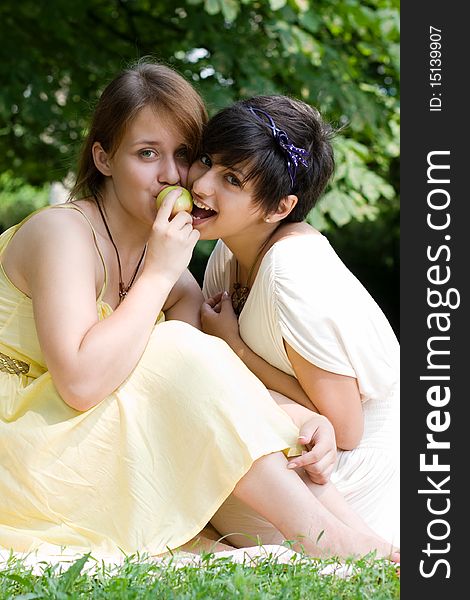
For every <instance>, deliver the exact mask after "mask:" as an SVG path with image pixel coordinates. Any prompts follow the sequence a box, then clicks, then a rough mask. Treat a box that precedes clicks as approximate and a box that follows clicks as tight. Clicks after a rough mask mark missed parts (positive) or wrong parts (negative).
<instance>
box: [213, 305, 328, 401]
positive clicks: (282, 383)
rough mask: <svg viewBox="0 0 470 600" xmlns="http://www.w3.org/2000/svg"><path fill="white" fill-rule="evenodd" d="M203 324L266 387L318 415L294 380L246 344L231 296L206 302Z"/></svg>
mask: <svg viewBox="0 0 470 600" xmlns="http://www.w3.org/2000/svg"><path fill="white" fill-rule="evenodd" d="M201 321H202V327H203V331H204V332H205V333H208V334H209V335H215V336H217V337H220V338H222V339H224V340H225V341H226V342H227V344H228V345H229V346H230V347H231V348H232V350H233V351H234V352H235V353H236V354H237V355H238V356H239V357H240V358H241V359H242V360H243V362H244V363H245V364H246V366H247V367H248V368H249V369H250V371H252V372H253V373H254V374H255V375H256V376H257V377H258V379H260V380H261V381H262V382H263V383H264V385H265V386H266V387H267V388H269V389H270V390H274V391H276V392H279V393H280V394H283V395H284V396H287V397H288V398H292V400H295V401H296V402H298V403H299V404H301V405H302V406H304V407H306V408H308V409H310V410H313V411H316V412H318V411H317V410H316V408H315V406H314V405H313V404H312V402H311V400H310V398H309V397H308V395H307V394H306V393H305V392H304V390H303V389H302V387H301V385H300V384H299V382H298V381H297V379H296V378H295V377H292V376H291V375H288V374H287V373H284V372H283V371H281V370H280V369H277V368H276V367H273V365H271V364H269V363H268V362H267V361H265V360H264V359H263V358H261V356H259V355H258V354H256V353H255V352H253V351H252V350H251V348H250V347H249V346H247V344H245V342H244V341H243V340H242V338H241V337H240V333H239V329H238V321H237V318H236V316H235V314H234V312H233V309H232V305H231V301H230V297H229V296H224V297H223V298H222V295H221V294H219V295H217V296H216V297H215V298H209V299H208V300H207V302H204V303H203V305H202V307H201Z"/></svg>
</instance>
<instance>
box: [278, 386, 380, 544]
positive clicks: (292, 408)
mask: <svg viewBox="0 0 470 600" xmlns="http://www.w3.org/2000/svg"><path fill="white" fill-rule="evenodd" d="M270 394H271V396H272V398H273V400H274V401H275V402H276V403H277V404H278V405H279V406H280V407H281V408H282V409H283V410H284V411H285V412H286V413H287V414H288V415H289V416H290V417H291V419H292V420H293V421H294V423H295V424H296V425H297V426H299V427H301V425H302V424H303V423H304V422H305V421H307V420H308V419H310V418H311V416H312V415H313V412H312V411H311V410H310V409H308V408H305V407H304V406H301V405H299V404H297V402H294V401H293V400H291V399H290V398H287V397H286V396H284V395H282V394H280V393H279V392H274V391H272V390H270ZM296 471H297V473H298V474H299V476H300V477H301V478H302V480H303V481H304V482H305V484H306V485H307V487H308V488H309V490H310V491H311V492H312V493H313V494H314V495H315V497H316V498H318V500H320V502H321V503H322V504H323V505H324V506H325V507H326V508H327V509H328V510H329V511H330V512H331V513H332V514H334V515H335V516H337V517H338V519H340V520H341V521H342V522H343V523H345V524H346V525H348V526H349V527H351V528H352V529H354V530H356V531H358V532H360V533H364V534H367V535H371V536H376V537H377V538H378V539H379V540H380V542H381V543H382V544H384V543H386V542H385V540H384V539H382V538H380V536H379V535H378V534H377V533H376V532H375V531H374V530H373V529H371V528H370V527H369V526H368V525H367V523H366V522H365V521H364V520H363V519H362V518H361V517H360V516H359V515H358V514H357V513H356V512H355V511H354V510H353V509H352V508H351V507H350V506H349V504H348V502H347V500H346V499H345V498H344V496H342V495H341V493H340V492H339V491H338V490H337V488H336V487H335V485H334V484H333V483H331V482H329V483H326V484H322V485H319V484H316V483H314V482H312V481H311V479H310V478H309V476H308V474H307V473H306V472H305V470H304V469H301V468H299V469H296Z"/></svg>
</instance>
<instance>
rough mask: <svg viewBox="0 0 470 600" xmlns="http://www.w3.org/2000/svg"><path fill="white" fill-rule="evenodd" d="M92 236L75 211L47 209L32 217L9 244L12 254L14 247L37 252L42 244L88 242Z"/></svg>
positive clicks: (83, 220)
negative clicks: (81, 240) (64, 241)
mask: <svg viewBox="0 0 470 600" xmlns="http://www.w3.org/2000/svg"><path fill="white" fill-rule="evenodd" d="M90 236H92V231H91V228H90V225H89V224H88V222H87V221H86V219H85V218H84V217H83V215H82V214H80V213H79V212H78V211H77V210H73V209H68V210H67V209H58V208H54V207H50V208H47V209H45V210H42V211H41V212H39V213H37V214H35V215H33V216H32V217H31V218H30V219H28V220H27V221H26V222H25V223H24V224H23V225H22V226H21V227H20V228H19V229H18V231H17V232H16V234H15V235H14V237H13V238H12V240H11V242H10V246H11V250H12V252H14V251H15V247H20V246H21V248H22V250H23V251H24V250H25V249H26V250H28V249H29V250H35V249H36V250H39V251H40V247H41V246H42V244H43V243H44V242H46V243H47V245H50V244H53V243H54V242H55V241H57V242H58V243H60V240H65V239H68V240H69V241H71V242H72V243H73V240H75V239H78V240H79V239H83V241H88V240H89V239H90Z"/></svg>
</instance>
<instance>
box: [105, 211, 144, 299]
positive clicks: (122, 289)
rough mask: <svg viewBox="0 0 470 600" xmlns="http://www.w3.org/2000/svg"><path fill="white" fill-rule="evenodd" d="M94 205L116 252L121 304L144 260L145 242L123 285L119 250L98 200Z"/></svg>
mask: <svg viewBox="0 0 470 600" xmlns="http://www.w3.org/2000/svg"><path fill="white" fill-rule="evenodd" d="M96 205H97V206H98V210H99V211H100V215H101V218H102V219H103V223H104V226H105V228H106V231H107V233H108V237H109V239H110V241H111V244H112V245H113V247H114V250H115V252H116V258H117V263H118V269H119V304H121V302H122V301H123V300H124V298H125V297H126V296H127V292H128V291H129V290H130V289H131V287H132V284H133V283H134V281H135V278H136V277H137V273H138V272H139V269H140V265H141V264H142V261H143V260H144V256H145V251H146V250H147V244H145V246H144V249H143V251H142V255H141V257H140V258H139V262H138V263H137V267H136V268H135V271H134V274H133V275H132V277H131V280H130V281H129V283H128V284H127V285H124V282H123V280H122V268H121V259H120V257H119V252H118V249H117V246H116V244H115V243H114V240H113V236H112V235H111V231H110V230H109V227H108V223H107V222H106V219H105V216H104V213H103V210H102V208H101V206H100V203H99V202H98V201H96Z"/></svg>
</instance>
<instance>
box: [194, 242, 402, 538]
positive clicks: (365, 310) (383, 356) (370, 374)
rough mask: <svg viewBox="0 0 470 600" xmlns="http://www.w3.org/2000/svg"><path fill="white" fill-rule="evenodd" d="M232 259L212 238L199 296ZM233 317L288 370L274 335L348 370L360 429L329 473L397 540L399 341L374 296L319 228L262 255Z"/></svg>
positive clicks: (322, 363) (254, 345) (265, 354)
mask: <svg viewBox="0 0 470 600" xmlns="http://www.w3.org/2000/svg"><path fill="white" fill-rule="evenodd" d="M232 264H233V255H232V253H231V252H230V250H229V249H228V248H227V247H226V246H225V244H224V243H223V242H222V241H220V240H219V241H218V243H217V245H216V247H215V248H214V250H213V253H212V254H211V256H210V258H209V261H208V264H207V269H206V273H205V278H204V286H203V291H204V295H205V297H209V296H212V295H214V294H216V293H217V292H219V291H221V290H229V286H230V271H231V265H232ZM239 326H240V335H241V337H242V339H243V340H244V342H245V343H246V344H247V345H248V346H249V347H250V348H251V349H252V350H253V351H254V352H256V354H258V355H259V356H261V357H262V358H263V359H264V360H266V361H267V362H269V363H270V364H271V365H273V366H274V367H277V368H278V369H280V370H282V371H284V372H285V373H287V374H289V375H293V376H295V373H294V371H293V369H292V366H291V364H290V362H289V359H288V356H287V354H286V351H285V348H284V343H283V340H286V342H287V343H288V344H289V345H290V346H292V347H293V348H294V349H295V350H296V351H297V352H298V353H299V354H300V355H301V356H303V357H304V358H305V359H306V360H308V361H310V362H311V363H313V364H315V365H316V366H318V367H320V368H322V369H325V370H327V371H331V372H333V373H338V374H341V375H348V376H351V377H356V378H357V381H358V386H359V390H360V394H361V399H362V402H363V413H364V434H363V437H362V440H361V442H360V444H359V445H358V447H357V448H355V449H354V450H350V451H339V454H338V461H337V464H336V467H335V471H334V473H333V475H332V481H333V483H334V484H335V485H336V487H337V488H338V490H339V491H340V492H341V493H342V494H343V495H344V497H345V498H346V499H347V501H348V502H349V504H350V506H351V507H352V508H353V509H354V510H356V511H357V512H358V513H359V514H360V515H361V516H362V518H363V519H364V520H365V521H366V522H367V523H368V524H369V526H370V527H372V528H373V529H374V530H375V531H376V532H377V533H379V534H380V535H382V536H383V537H384V538H385V539H387V540H389V541H391V542H393V543H394V544H396V545H397V546H398V545H399V458H400V455H399V450H400V448H399V345H398V341H397V339H396V336H395V334H394V333H393V330H392V328H391V326H390V324H389V323H388V321H387V319H386V317H385V315H384V314H383V312H382V311H381V309H380V308H379V306H378V305H377V304H376V302H375V301H374V300H373V298H372V297H371V296H370V294H369V293H368V292H367V290H366V289H365V288H364V286H363V285H362V284H361V283H360V282H359V281H358V279H356V277H355V276H354V275H353V274H352V273H351V272H350V271H349V270H348V269H347V267H346V266H345V265H344V263H343V262H342V261H341V259H340V258H339V257H338V255H337V254H336V253H335V251H334V250H333V248H332V247H331V246H330V243H329V242H328V240H327V239H326V238H325V237H324V236H323V235H321V234H307V235H297V236H291V237H288V238H284V239H282V240H279V241H278V242H276V243H275V244H274V245H273V246H272V247H271V248H270V249H269V250H268V252H267V253H266V254H265V256H264V257H263V260H262V262H261V265H260V267H259V271H258V273H257V276H256V279H255V281H254V283H253V286H252V289H251V291H250V295H249V296H248V299H247V302H246V304H245V307H244V308H243V310H242V312H241V314H240V317H239ZM215 525H216V527H217V525H219V527H220V526H221V523H220V522H217V523H215ZM233 526H238V527H241V526H242V522H241V521H237V522H236V523H233ZM251 533H254V532H253V531H252V532H251ZM273 539H275V538H271V540H273Z"/></svg>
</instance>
